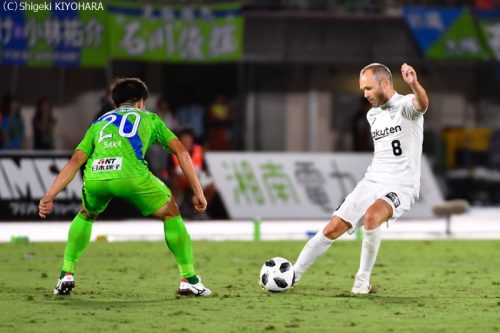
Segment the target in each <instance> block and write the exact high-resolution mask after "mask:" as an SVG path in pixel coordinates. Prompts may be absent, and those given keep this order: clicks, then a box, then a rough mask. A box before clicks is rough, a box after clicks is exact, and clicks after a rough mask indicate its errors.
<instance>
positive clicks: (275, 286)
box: [259, 257, 295, 292]
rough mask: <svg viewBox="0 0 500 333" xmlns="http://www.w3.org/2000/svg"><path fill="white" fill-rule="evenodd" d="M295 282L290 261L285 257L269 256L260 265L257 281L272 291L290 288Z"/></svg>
mask: <svg viewBox="0 0 500 333" xmlns="http://www.w3.org/2000/svg"><path fill="white" fill-rule="evenodd" d="M294 282H295V273H294V272H293V266H292V263H291V262H290V261H288V260H286V259H285V258H281V257H275V258H271V259H269V260H268V261H266V262H265V263H264V265H262V268H261V270H260V280H259V283H260V285H261V286H262V288H265V289H267V290H268V291H272V292H282V291H286V290H288V289H290V288H291V287H292V285H293V283H294Z"/></svg>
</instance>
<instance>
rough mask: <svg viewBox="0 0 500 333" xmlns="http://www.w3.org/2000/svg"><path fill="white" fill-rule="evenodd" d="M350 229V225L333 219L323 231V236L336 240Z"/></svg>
mask: <svg viewBox="0 0 500 333" xmlns="http://www.w3.org/2000/svg"><path fill="white" fill-rule="evenodd" d="M349 228H351V225H350V224H349V223H347V222H344V221H343V220H341V219H335V218H334V219H333V220H332V221H331V222H330V223H328V224H327V225H326V227H325V228H324V229H323V235H325V237H327V238H329V239H336V238H338V237H340V236H341V235H343V234H344V233H345V232H346V231H347V230H349Z"/></svg>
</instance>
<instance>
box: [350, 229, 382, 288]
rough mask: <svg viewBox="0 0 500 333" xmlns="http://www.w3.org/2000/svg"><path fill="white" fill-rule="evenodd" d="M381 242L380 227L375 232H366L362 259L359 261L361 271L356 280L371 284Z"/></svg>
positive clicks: (362, 246)
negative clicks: (371, 276)
mask: <svg viewBox="0 0 500 333" xmlns="http://www.w3.org/2000/svg"><path fill="white" fill-rule="evenodd" d="M381 240H382V238H381V235H380V227H378V228H377V229H374V230H364V235H363V243H362V245H361V259H360V260H359V270H358V273H357V274H356V280H362V281H366V282H370V275H371V274H372V269H373V266H374V265H375V260H377V254H378V249H379V248H380V242H381Z"/></svg>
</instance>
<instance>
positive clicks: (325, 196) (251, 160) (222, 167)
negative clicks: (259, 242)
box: [207, 152, 442, 219]
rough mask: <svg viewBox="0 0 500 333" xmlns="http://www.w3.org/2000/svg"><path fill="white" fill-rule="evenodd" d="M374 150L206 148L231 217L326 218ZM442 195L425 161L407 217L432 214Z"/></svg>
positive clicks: (210, 165)
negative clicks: (416, 198)
mask: <svg viewBox="0 0 500 333" xmlns="http://www.w3.org/2000/svg"><path fill="white" fill-rule="evenodd" d="M372 156H373V155H372V154H353V153H342V154H339V153H338V154H306V153H303V154H295V153H211V152H209V153H207V162H208V166H209V169H210V172H211V174H212V176H213V177H214V179H215V184H216V186H217V190H218V191H219V192H220V193H221V196H222V199H223V201H224V203H225V206H226V209H227V211H228V212H229V215H230V217H231V218H233V219H252V218H255V217H261V218H275V219H328V218H329V217H330V216H331V214H332V213H333V211H334V210H335V209H336V208H337V207H338V206H339V205H340V204H341V203H342V201H343V200H344V198H345V197H346V196H347V195H348V194H349V193H350V192H351V191H352V190H353V189H354V187H355V186H356V184H357V183H358V181H359V180H361V179H362V178H363V176H364V174H365V171H366V168H367V167H368V165H369V164H370V162H371V158H372ZM441 200H442V197H441V193H440V192H439V189H438V187H437V184H436V180H435V179H434V176H433V174H432V172H431V170H430V168H429V164H428V162H427V160H426V159H425V158H424V159H423V162H422V182H421V195H420V200H419V201H417V203H416V204H415V207H414V208H413V209H412V210H411V211H410V212H408V213H407V214H405V217H406V218H431V217H433V213H432V205H434V204H436V203H439V202H440V201H441Z"/></svg>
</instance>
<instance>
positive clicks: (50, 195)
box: [38, 150, 88, 218]
mask: <svg viewBox="0 0 500 333" xmlns="http://www.w3.org/2000/svg"><path fill="white" fill-rule="evenodd" d="M87 159H88V156H87V154H86V153H85V152H83V151H81V150H76V151H75V152H74V153H73V156H71V159H70V160H69V161H68V163H66V165H65V166H64V167H63V169H62V170H61V172H59V174H58V175H57V177H56V179H55V180H54V183H53V184H52V186H51V187H50V189H49V190H48V191H47V193H45V195H44V197H43V198H42V199H41V200H40V203H39V205H38V215H40V217H41V218H45V217H47V215H48V214H50V212H51V211H52V209H53V208H54V198H55V197H56V196H57V195H58V194H59V192H61V191H62V190H64V189H65V188H66V186H68V184H69V183H71V181H72V180H73V178H75V176H76V174H77V173H78V170H80V168H81V166H82V165H83V164H84V163H85V162H86V161H87Z"/></svg>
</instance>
